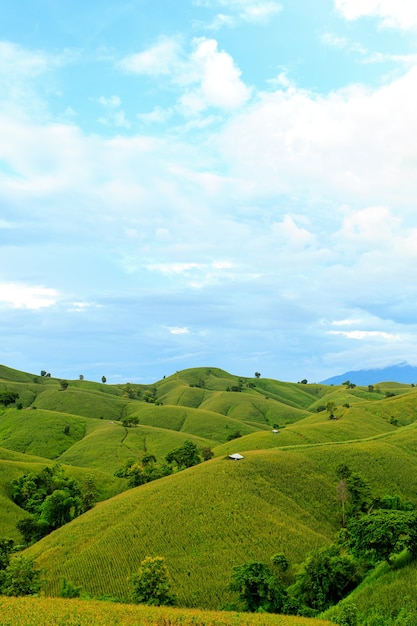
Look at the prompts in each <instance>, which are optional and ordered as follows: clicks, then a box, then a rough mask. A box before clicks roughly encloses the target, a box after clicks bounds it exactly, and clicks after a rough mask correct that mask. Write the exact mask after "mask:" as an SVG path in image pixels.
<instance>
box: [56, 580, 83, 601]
mask: <svg viewBox="0 0 417 626" xmlns="http://www.w3.org/2000/svg"><path fill="white" fill-rule="evenodd" d="M80 595H81V587H76V586H75V585H73V584H72V583H71V582H69V581H68V580H66V579H65V578H63V579H62V585H61V589H60V592H59V597H60V598H79V597H80Z"/></svg>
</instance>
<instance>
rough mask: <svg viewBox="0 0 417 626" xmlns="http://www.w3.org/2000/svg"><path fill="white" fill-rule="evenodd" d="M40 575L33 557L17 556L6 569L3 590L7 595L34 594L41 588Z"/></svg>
mask: <svg viewBox="0 0 417 626" xmlns="http://www.w3.org/2000/svg"><path fill="white" fill-rule="evenodd" d="M39 577H40V572H39V570H38V569H36V567H35V564H34V560H33V559H32V558H26V557H24V556H17V557H15V558H14V559H13V560H12V561H11V562H10V565H8V566H7V567H6V569H5V570H4V578H3V583H2V589H1V592H2V593H3V594H4V595H5V596H32V595H34V594H36V593H38V592H39V590H40V582H39Z"/></svg>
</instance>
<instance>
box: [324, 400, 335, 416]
mask: <svg viewBox="0 0 417 626" xmlns="http://www.w3.org/2000/svg"><path fill="white" fill-rule="evenodd" d="M335 410H336V404H335V403H334V402H333V400H330V402H328V403H327V404H326V411H327V412H328V414H329V417H330V418H332V417H334V412H335Z"/></svg>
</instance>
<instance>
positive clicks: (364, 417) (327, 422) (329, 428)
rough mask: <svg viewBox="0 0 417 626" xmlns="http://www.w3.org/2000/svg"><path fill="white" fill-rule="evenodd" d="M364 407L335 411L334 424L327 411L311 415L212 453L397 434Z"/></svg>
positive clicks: (382, 419) (233, 442) (220, 447)
mask: <svg viewBox="0 0 417 626" xmlns="http://www.w3.org/2000/svg"><path fill="white" fill-rule="evenodd" d="M363 407H364V404H363V403H360V404H357V405H354V406H352V407H351V408H349V409H346V408H343V407H341V408H338V409H337V411H336V412H335V414H336V415H337V416H339V418H338V419H337V420H331V419H330V418H329V414H328V413H327V411H322V412H320V413H314V414H311V415H308V416H307V417H305V418H304V419H302V420H299V421H298V422H296V423H295V424H292V425H289V426H286V427H285V428H280V429H278V430H279V433H274V432H273V430H274V429H272V428H269V429H268V431H265V432H257V433H251V434H248V435H246V436H244V437H241V438H239V439H235V440H233V441H230V442H227V443H224V444H221V445H218V446H216V448H215V453H216V455H219V454H230V453H231V452H236V451H240V452H241V451H244V450H259V449H269V448H277V447H279V448H284V447H287V446H288V447H295V446H306V445H314V444H320V445H321V444H323V443H331V442H345V441H346V442H350V441H355V440H357V439H364V438H365V439H368V438H369V437H375V436H381V435H385V434H389V433H391V432H396V427H395V426H393V425H392V424H391V423H390V422H389V420H388V419H387V417H385V416H383V415H373V414H372V412H365V411H364V410H363Z"/></svg>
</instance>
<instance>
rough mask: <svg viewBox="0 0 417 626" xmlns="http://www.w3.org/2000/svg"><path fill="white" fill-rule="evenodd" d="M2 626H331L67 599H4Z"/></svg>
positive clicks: (0, 600)
mask: <svg viewBox="0 0 417 626" xmlns="http://www.w3.org/2000/svg"><path fill="white" fill-rule="evenodd" d="M0 612H1V620H2V621H1V624H2V626H39V625H40V624H42V626H57V624H60V625H61V626H64V625H65V626H120V625H121V624H123V626H139V624H140V626H331V622H329V621H327V620H323V619H309V618H306V617H289V616H284V615H272V614H267V613H262V614H259V613H235V612H232V611H230V612H229V611H227V612H226V611H202V610H199V609H178V608H171V607H149V606H146V605H133V604H117V603H110V602H100V601H97V600H79V599H73V600H64V599H63V598H53V599H52V598H35V597H24V598H8V597H5V596H0Z"/></svg>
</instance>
